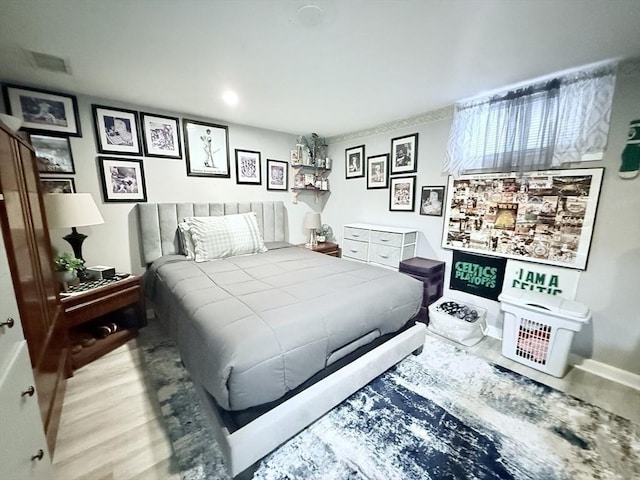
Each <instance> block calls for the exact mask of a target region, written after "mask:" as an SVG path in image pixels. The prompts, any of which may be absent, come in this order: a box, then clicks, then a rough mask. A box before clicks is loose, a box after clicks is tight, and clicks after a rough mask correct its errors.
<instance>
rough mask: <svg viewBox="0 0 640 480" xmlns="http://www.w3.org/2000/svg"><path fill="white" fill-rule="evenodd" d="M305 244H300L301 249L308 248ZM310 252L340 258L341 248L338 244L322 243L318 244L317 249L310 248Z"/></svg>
mask: <svg viewBox="0 0 640 480" xmlns="http://www.w3.org/2000/svg"><path fill="white" fill-rule="evenodd" d="M304 245H305V244H304V243H300V244H298V246H299V247H302V248H306V247H305V246H304ZM309 250H313V251H314V252H318V253H324V254H325V255H330V256H332V257H339V256H340V246H339V245H338V244H337V243H332V242H322V243H318V246H317V247H314V248H310V249H309Z"/></svg>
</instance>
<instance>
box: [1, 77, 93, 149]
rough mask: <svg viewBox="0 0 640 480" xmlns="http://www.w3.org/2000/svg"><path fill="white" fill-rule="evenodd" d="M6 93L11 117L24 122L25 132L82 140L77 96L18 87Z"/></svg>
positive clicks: (6, 101) (4, 90)
mask: <svg viewBox="0 0 640 480" xmlns="http://www.w3.org/2000/svg"><path fill="white" fill-rule="evenodd" d="M3 92H4V99H5V105H6V108H7V111H8V113H10V114H11V115H15V116H16V117H18V118H21V119H22V128H23V129H24V130H27V131H29V132H32V133H43V134H45V135H46V134H48V133H49V134H50V133H54V134H60V135H69V136H72V137H81V136H82V131H81V129H80V118H79V116H78V101H77V99H76V97H75V96H74V95H68V94H64V93H57V92H51V91H48V90H41V89H37V88H30V87H21V86H18V85H3Z"/></svg>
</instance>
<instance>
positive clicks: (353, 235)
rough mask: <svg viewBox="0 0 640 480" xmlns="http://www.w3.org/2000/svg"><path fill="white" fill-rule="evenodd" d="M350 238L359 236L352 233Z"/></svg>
mask: <svg viewBox="0 0 640 480" xmlns="http://www.w3.org/2000/svg"><path fill="white" fill-rule="evenodd" d="M351 236H352V237H359V236H360V235H359V234H357V233H352V234H351Z"/></svg>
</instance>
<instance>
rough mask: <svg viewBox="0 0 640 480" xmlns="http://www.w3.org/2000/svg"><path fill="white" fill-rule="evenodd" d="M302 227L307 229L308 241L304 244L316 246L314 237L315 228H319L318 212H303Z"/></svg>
mask: <svg viewBox="0 0 640 480" xmlns="http://www.w3.org/2000/svg"><path fill="white" fill-rule="evenodd" d="M303 225H304V228H308V229H309V242H308V243H306V244H305V245H304V246H305V247H307V248H314V247H317V246H318V240H317V238H316V228H320V225H322V222H321V221H320V213H319V212H310V213H305V215H304V220H303Z"/></svg>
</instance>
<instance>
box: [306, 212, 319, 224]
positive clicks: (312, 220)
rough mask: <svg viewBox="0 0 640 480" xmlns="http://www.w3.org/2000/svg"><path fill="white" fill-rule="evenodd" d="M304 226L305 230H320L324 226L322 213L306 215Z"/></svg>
mask: <svg viewBox="0 0 640 480" xmlns="http://www.w3.org/2000/svg"><path fill="white" fill-rule="evenodd" d="M303 225H304V228H320V226H321V225H322V222H321V221H320V213H318V212H311V213H306V214H305V215H304V220H303Z"/></svg>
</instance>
